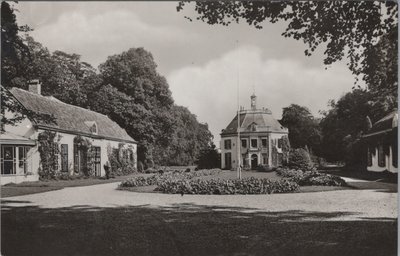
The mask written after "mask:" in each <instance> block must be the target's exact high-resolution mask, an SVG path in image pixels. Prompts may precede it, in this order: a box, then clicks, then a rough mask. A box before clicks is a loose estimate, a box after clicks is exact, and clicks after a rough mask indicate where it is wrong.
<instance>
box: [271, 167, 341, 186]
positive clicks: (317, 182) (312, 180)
mask: <svg viewBox="0 0 400 256" xmlns="http://www.w3.org/2000/svg"><path fill="white" fill-rule="evenodd" d="M276 173H277V174H278V175H279V176H281V177H283V178H288V179H290V180H291V181H293V182H296V183H297V184H299V185H300V186H345V185H346V182H345V181H344V180H343V179H342V178H340V177H338V176H333V175H330V174H325V173H320V172H317V171H302V170H301V169H298V170H295V169H285V168H278V169H277V170H276Z"/></svg>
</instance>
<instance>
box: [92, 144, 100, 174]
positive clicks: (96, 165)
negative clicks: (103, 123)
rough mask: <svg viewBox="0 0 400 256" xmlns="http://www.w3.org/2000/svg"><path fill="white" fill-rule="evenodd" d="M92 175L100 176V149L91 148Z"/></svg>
mask: <svg viewBox="0 0 400 256" xmlns="http://www.w3.org/2000/svg"><path fill="white" fill-rule="evenodd" d="M92 152H93V165H94V166H93V167H94V175H95V176H101V148H100V147H92Z"/></svg>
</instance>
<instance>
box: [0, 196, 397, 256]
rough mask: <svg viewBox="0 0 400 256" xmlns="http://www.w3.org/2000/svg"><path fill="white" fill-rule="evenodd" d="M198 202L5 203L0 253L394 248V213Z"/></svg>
mask: <svg viewBox="0 0 400 256" xmlns="http://www.w3.org/2000/svg"><path fill="white" fill-rule="evenodd" d="M247 210H251V209H247V208H240V207H224V206H218V207H217V206H202V205H195V204H191V203H181V204H176V205H174V206H173V207H160V206H157V207H148V206H145V205H144V206H130V207H116V208H96V207H85V206H76V207H69V208H55V209H47V208H40V207H36V206H26V207H8V206H7V200H3V208H2V218H1V227H2V229H1V243H2V254H3V255H61V256H62V255H139V256H140V255H163V256H168V255H173V256H175V255H194V256H196V255H270V256H274V255H307V256H312V255H318V256H320V255H324V256H330V255H332V256H333V255H335V256H336V255H348V256H350V255H357V256H358V255H363V256H391V255H397V220H396V219H380V218H376V219H360V220H357V221H350V220H349V221H328V220H327V219H328V218H331V217H335V216H343V215H346V214H349V213H346V212H330V213H321V212H307V211H284V212H251V211H250V212H249V211H247Z"/></svg>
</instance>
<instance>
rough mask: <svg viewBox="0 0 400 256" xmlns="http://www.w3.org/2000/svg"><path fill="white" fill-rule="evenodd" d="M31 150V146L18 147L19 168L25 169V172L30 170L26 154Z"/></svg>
mask: <svg viewBox="0 0 400 256" xmlns="http://www.w3.org/2000/svg"><path fill="white" fill-rule="evenodd" d="M28 151H29V147H22V146H21V147H18V168H19V169H22V170H23V173H24V174H26V173H27V172H28V164H27V162H26V155H27V153H28Z"/></svg>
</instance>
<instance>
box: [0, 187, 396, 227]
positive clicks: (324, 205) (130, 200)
mask: <svg viewBox="0 0 400 256" xmlns="http://www.w3.org/2000/svg"><path fill="white" fill-rule="evenodd" d="M117 185H118V183H109V184H101V185H94V186H86V187H74V188H65V189H62V190H57V191H50V192H45V193H40V194H32V195H25V196H18V197H9V198H5V199H4V200H2V204H4V205H5V204H6V205H7V206H11V207H14V206H16V207H18V206H26V205H38V206H40V207H43V208H60V207H71V206H82V207H121V206H139V205H140V206H143V205H146V207H187V205H192V206H212V207H214V210H216V211H218V207H221V209H222V208H223V209H225V210H226V209H227V208H229V207H232V210H234V211H239V212H247V213H251V212H278V211H306V212H321V213H327V212H332V213H333V212H340V213H343V214H339V217H338V216H337V215H335V217H333V218H330V219H328V220H357V219H365V218H397V193H389V192H383V191H379V190H340V191H327V192H313V193H294V194H273V195H184V196H181V195H168V194H158V193H135V192H129V191H119V190H116V189H115V188H116V187H117ZM324 220H326V219H324Z"/></svg>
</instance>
